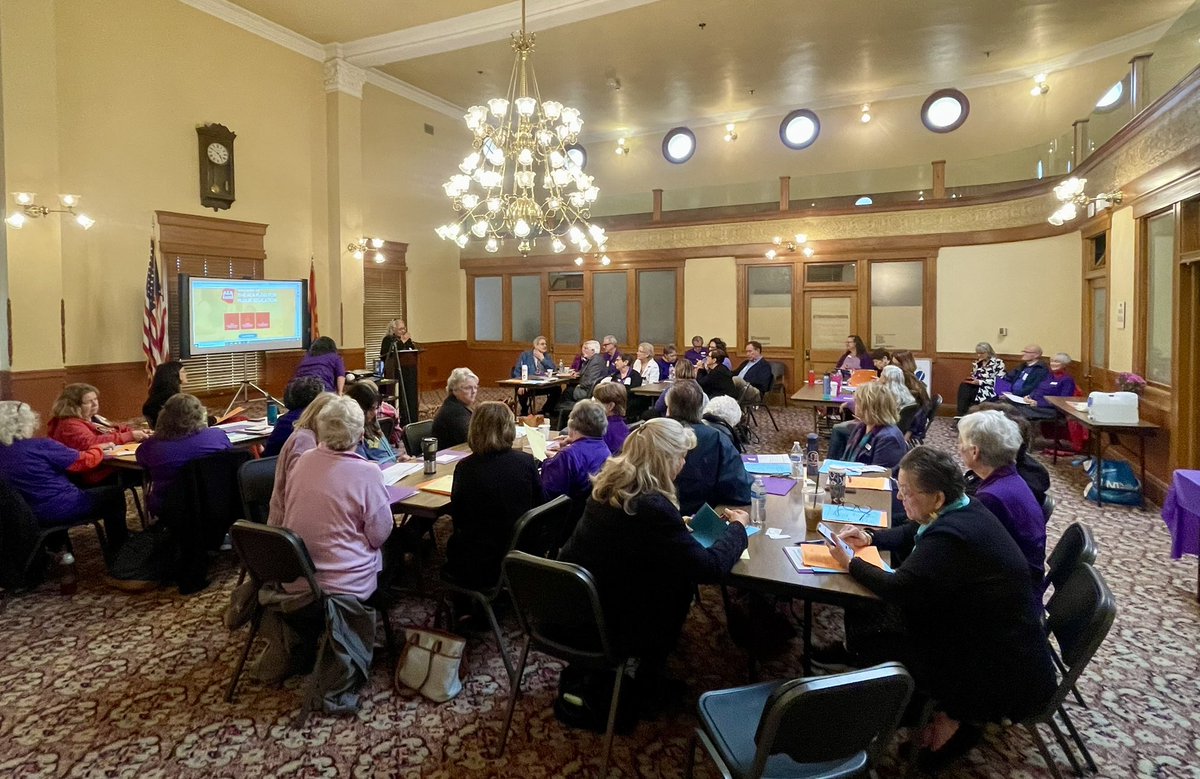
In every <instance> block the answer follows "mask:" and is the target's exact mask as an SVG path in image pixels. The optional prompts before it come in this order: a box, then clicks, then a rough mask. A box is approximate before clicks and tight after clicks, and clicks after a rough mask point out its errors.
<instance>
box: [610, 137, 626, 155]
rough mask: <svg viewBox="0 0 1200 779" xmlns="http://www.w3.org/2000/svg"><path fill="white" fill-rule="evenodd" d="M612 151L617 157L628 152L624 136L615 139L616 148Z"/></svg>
mask: <svg viewBox="0 0 1200 779" xmlns="http://www.w3.org/2000/svg"><path fill="white" fill-rule="evenodd" d="M614 151H615V152H616V153H617V156H618V157H624V156H625V155H626V154H628V153H629V144H628V141H626V139H625V138H618V139H617V148H616V149H614Z"/></svg>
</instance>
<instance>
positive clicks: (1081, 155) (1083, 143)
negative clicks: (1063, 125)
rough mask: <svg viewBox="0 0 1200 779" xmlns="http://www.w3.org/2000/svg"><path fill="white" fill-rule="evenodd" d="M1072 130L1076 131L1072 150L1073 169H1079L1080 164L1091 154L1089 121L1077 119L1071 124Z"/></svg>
mask: <svg viewBox="0 0 1200 779" xmlns="http://www.w3.org/2000/svg"><path fill="white" fill-rule="evenodd" d="M1071 129H1072V130H1073V131H1074V135H1073V140H1072V149H1071V169H1072V170H1074V169H1075V168H1078V167H1079V163H1081V162H1083V161H1084V160H1085V159H1087V156H1088V155H1089V154H1091V151H1092V150H1091V149H1089V148H1088V120H1087V119H1076V120H1075V121H1074V122H1072V123H1071Z"/></svg>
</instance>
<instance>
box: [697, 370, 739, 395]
mask: <svg viewBox="0 0 1200 779" xmlns="http://www.w3.org/2000/svg"><path fill="white" fill-rule="evenodd" d="M696 381H697V382H699V384H700V389H702V390H704V394H706V395H708V397H709V398H710V399H711V398H715V397H717V396H718V395H728V396H729V397H731V398H733V399H734V400H737V396H738V392H737V388H736V387H734V386H733V371H731V370H729V369H728V368H726V367H725V366H724V365H723V364H721V363H717V365H716V367H715V368H713V369H712V370H702V371H700V372H699V373H698V374H697V376H696Z"/></svg>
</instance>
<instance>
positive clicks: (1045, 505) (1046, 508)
mask: <svg viewBox="0 0 1200 779" xmlns="http://www.w3.org/2000/svg"><path fill="white" fill-rule="evenodd" d="M1055 505H1056V504H1055V501H1054V496H1053V495H1051V494H1050V493H1048V492H1047V493H1046V497H1044V498H1042V516H1043V517H1045V518H1046V522H1047V523H1049V522H1050V517H1052V516H1054V507H1055Z"/></svg>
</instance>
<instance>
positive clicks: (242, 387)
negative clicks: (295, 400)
mask: <svg viewBox="0 0 1200 779" xmlns="http://www.w3.org/2000/svg"><path fill="white" fill-rule="evenodd" d="M250 390H254V391H255V392H257V393H258V394H259V395H261V396H262V397H264V398H266V399H267V400H269V401H272V402H274V403H278V404H279V405H280V406H282V405H283V402H282V401H280V400H279V399H278V398H276V397H275V396H274V395H272V394H271V393H269V392H267V391H266V390H265V389H263V388H262V387H260V386H258V385H257V384H255V383H254V382H252V381H250V380H249V379H243V380H242V383H241V384H239V385H238V388H237V392H235V393H233V399H232V400H230V401H229V405H228V406H226V407H225V413H224V414H222V415H221V416H222V417H225V416H228V415H229V411H230V410H231V409H232V408H233V407H234V406H236V405H237V402H238V398H240V397H242V395H243V394H244V395H245V397H246V402H247V403H249V402H250Z"/></svg>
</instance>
